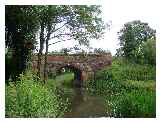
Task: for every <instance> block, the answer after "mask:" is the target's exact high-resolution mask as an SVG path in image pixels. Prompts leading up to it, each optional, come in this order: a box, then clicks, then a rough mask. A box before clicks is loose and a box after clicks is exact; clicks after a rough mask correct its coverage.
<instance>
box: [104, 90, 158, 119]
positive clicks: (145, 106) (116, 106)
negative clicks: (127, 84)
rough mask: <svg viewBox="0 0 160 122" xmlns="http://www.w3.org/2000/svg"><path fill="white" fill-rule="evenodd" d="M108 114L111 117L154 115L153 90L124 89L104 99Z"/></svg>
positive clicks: (154, 99) (154, 100)
mask: <svg viewBox="0 0 160 122" xmlns="http://www.w3.org/2000/svg"><path fill="white" fill-rule="evenodd" d="M106 105H107V106H106V109H107V110H108V115H109V116H112V117H129V118H130V117H132V118H133V117H156V98H155V92H152V91H147V90H132V91H131V92H128V91H125V92H123V94H121V95H117V96H113V97H111V99H110V100H108V98H107V100H106Z"/></svg>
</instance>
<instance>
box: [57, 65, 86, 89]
mask: <svg viewBox="0 0 160 122" xmlns="http://www.w3.org/2000/svg"><path fill="white" fill-rule="evenodd" d="M65 70H71V71H72V72H73V73H74V80H73V81H71V82H72V83H73V85H74V86H76V87H81V86H82V85H83V76H82V72H83V71H82V69H80V68H79V67H78V66H75V65H73V64H66V65H63V66H61V67H60V68H59V69H58V70H57V72H58V74H61V73H62V72H63V71H65Z"/></svg>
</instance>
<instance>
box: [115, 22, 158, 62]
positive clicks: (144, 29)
mask: <svg viewBox="0 0 160 122" xmlns="http://www.w3.org/2000/svg"><path fill="white" fill-rule="evenodd" d="M155 33H156V31H155V30H153V29H152V28H150V27H149V25H148V24H147V23H143V22H141V21H139V20H136V21H132V22H128V23H126V24H125V25H124V27H123V28H122V29H121V30H120V32H118V34H119V40H120V46H121V47H120V49H119V50H117V51H118V52H117V55H121V56H124V57H126V58H127V59H130V60H132V61H135V62H138V63H139V62H140V63H141V60H139V58H140V59H141V58H143V52H142V51H143V43H144V42H146V41H147V40H148V39H155V38H156V37H155ZM146 60H147V59H146Z"/></svg>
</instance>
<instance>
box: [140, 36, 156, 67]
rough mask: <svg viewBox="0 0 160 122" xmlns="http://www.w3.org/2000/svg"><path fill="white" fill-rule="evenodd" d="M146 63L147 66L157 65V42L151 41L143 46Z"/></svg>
mask: <svg viewBox="0 0 160 122" xmlns="http://www.w3.org/2000/svg"><path fill="white" fill-rule="evenodd" d="M142 52H143V55H144V62H145V63H147V64H152V65H155V64H156V40H155V39H149V40H147V41H146V42H145V43H144V44H143V49H142Z"/></svg>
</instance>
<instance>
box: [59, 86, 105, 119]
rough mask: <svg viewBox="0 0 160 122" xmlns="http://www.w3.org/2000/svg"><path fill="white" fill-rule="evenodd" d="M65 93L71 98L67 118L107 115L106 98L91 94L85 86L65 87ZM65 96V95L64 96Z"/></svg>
mask: <svg viewBox="0 0 160 122" xmlns="http://www.w3.org/2000/svg"><path fill="white" fill-rule="evenodd" d="M63 87H64V89H65V90H64V94H63V95H65V96H67V97H68V98H69V99H70V107H69V111H68V112H66V113H65V114H64V117H65V118H89V117H105V116H106V112H105V99H104V98H103V97H100V96H96V95H90V94H89V93H88V92H87V91H86V89H85V88H78V87H71V88H65V86H63ZM62 97H63V96H62Z"/></svg>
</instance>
